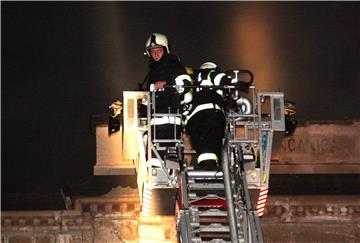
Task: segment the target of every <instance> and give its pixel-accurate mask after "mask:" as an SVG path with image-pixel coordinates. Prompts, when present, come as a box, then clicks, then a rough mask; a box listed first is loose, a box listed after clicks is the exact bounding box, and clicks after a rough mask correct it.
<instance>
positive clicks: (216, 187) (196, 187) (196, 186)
mask: <svg viewBox="0 0 360 243" xmlns="http://www.w3.org/2000/svg"><path fill="white" fill-rule="evenodd" d="M189 189H190V190H209V189H210V190H211V189H212V190H220V189H224V184H222V183H194V184H190V185H189Z"/></svg>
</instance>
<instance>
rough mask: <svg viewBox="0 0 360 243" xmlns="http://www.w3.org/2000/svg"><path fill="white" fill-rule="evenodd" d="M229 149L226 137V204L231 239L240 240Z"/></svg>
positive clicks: (223, 154) (224, 155)
mask: <svg viewBox="0 0 360 243" xmlns="http://www.w3.org/2000/svg"><path fill="white" fill-rule="evenodd" d="M229 149H230V145H229V141H228V139H226V140H225V143H224V148H223V150H222V166H223V176H224V177H223V180H224V188H225V196H226V206H227V208H228V221H229V229H230V239H231V242H239V234H238V229H237V222H236V213H235V207H234V200H233V192H232V188H231V176H230V163H229V153H230V151H229Z"/></svg>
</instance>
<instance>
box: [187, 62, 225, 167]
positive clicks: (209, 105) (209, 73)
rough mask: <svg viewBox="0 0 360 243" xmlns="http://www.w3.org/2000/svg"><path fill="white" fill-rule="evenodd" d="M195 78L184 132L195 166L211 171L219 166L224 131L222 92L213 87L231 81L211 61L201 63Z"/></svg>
mask: <svg viewBox="0 0 360 243" xmlns="http://www.w3.org/2000/svg"><path fill="white" fill-rule="evenodd" d="M195 77H196V79H197V80H195V82H196V83H195V85H196V86H198V87H197V88H196V89H194V90H193V101H192V109H191V110H190V111H189V113H188V114H187V116H186V132H187V133H188V134H189V136H190V142H191V144H192V147H193V148H194V149H195V150H196V153H197V155H196V157H195V165H194V166H195V168H201V169H205V170H213V169H216V168H218V167H219V166H220V165H221V160H220V159H221V158H220V156H221V148H222V139H223V137H224V134H225V114H224V108H223V102H224V101H223V96H224V91H223V90H222V89H216V87H213V86H222V85H225V84H228V83H229V82H230V80H229V77H228V76H227V75H226V74H225V73H223V72H221V71H220V68H219V67H218V66H217V65H216V64H215V63H212V62H205V63H203V64H202V65H201V66H200V70H198V72H197V73H196V72H195ZM211 87H213V88H211Z"/></svg>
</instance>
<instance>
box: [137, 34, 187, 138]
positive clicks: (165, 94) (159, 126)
mask: <svg viewBox="0 0 360 243" xmlns="http://www.w3.org/2000/svg"><path fill="white" fill-rule="evenodd" d="M145 54H146V55H147V56H148V57H149V72H148V74H147V76H146V78H145V81H144V83H143V87H142V89H143V90H147V91H148V90H150V89H155V90H156V92H155V93H156V97H155V104H156V105H155V110H156V113H177V112H178V109H180V107H179V106H180V105H182V104H185V103H188V102H190V101H191V99H192V95H191V93H190V92H189V90H190V89H189V88H186V87H184V86H188V85H190V84H191V83H192V80H191V77H190V76H189V75H188V74H187V72H186V69H185V67H184V66H183V64H182V63H181V62H180V60H179V58H178V57H177V56H176V55H175V54H173V53H171V52H170V48H169V42H168V39H167V37H166V36H165V35H163V34H160V33H152V34H151V35H150V36H149V38H148V40H147V41H146V45H145ZM175 85H176V88H174V87H169V86H175ZM167 118H168V117H155V118H152V120H151V124H152V125H155V126H156V136H157V137H156V138H157V139H172V138H173V137H174V124H176V125H177V126H176V136H177V138H180V132H181V130H182V128H181V119H180V118H179V119H178V118H175V119H174V118H173V119H167Z"/></svg>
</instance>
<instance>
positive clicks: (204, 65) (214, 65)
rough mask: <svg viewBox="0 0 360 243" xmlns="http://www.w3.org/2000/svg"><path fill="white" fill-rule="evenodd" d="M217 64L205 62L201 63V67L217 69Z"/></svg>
mask: <svg viewBox="0 0 360 243" xmlns="http://www.w3.org/2000/svg"><path fill="white" fill-rule="evenodd" d="M216 67H217V65H216V64H215V63H213V62H205V63H203V64H201V66H200V69H215V68H216Z"/></svg>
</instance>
